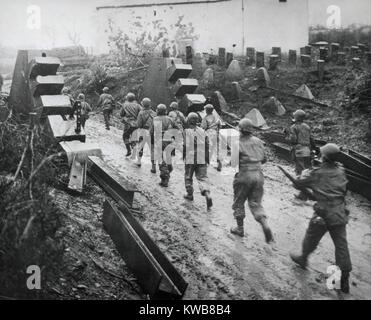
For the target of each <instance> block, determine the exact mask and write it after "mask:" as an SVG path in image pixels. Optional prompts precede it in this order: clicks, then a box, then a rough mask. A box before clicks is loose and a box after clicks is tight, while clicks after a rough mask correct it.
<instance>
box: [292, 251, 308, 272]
mask: <svg viewBox="0 0 371 320" xmlns="http://www.w3.org/2000/svg"><path fill="white" fill-rule="evenodd" d="M290 258H291V260H292V261H294V262H295V263H296V264H297V265H299V266H300V267H301V268H303V269H306V268H307V265H308V259H307V257H305V256H303V255H300V254H294V253H290Z"/></svg>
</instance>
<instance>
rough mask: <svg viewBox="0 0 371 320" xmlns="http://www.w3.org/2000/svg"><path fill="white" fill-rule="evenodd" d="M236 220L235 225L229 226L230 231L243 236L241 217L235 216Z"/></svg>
mask: <svg viewBox="0 0 371 320" xmlns="http://www.w3.org/2000/svg"><path fill="white" fill-rule="evenodd" d="M236 220H237V227H235V228H231V233H232V234H235V235H237V236H240V237H243V236H244V230H243V219H241V218H237V219H236Z"/></svg>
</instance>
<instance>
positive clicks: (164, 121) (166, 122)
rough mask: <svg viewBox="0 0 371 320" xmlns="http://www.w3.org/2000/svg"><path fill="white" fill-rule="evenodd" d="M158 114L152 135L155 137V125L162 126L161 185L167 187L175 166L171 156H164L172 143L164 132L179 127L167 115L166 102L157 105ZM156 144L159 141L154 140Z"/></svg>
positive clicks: (151, 129)
mask: <svg viewBox="0 0 371 320" xmlns="http://www.w3.org/2000/svg"><path fill="white" fill-rule="evenodd" d="M156 111H157V116H156V117H155V118H154V119H153V123H152V126H151V128H150V134H151V137H153V138H155V137H154V131H155V127H157V126H161V130H162V141H161V144H162V145H161V147H162V153H161V160H160V164H159V170H160V178H161V182H160V186H161V187H167V186H168V184H169V180H170V173H171V171H173V166H172V164H171V156H169V155H168V154H166V155H165V156H164V154H163V153H164V151H165V149H166V147H167V146H168V145H169V144H171V143H172V140H171V138H167V137H164V133H165V132H166V131H167V130H169V129H179V128H178V126H177V125H176V123H175V122H174V121H173V120H172V119H171V118H170V117H169V116H167V115H166V106H165V105H164V104H159V105H158V106H157V109H156ZM153 143H154V144H156V143H158V141H154V142H153Z"/></svg>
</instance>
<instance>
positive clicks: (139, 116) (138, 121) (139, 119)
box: [137, 112, 144, 128]
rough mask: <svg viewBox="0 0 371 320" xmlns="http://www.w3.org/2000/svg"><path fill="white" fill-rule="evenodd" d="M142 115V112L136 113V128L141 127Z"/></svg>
mask: <svg viewBox="0 0 371 320" xmlns="http://www.w3.org/2000/svg"><path fill="white" fill-rule="evenodd" d="M143 125H144V123H143V117H142V113H140V112H139V114H138V117H137V127H138V128H143Z"/></svg>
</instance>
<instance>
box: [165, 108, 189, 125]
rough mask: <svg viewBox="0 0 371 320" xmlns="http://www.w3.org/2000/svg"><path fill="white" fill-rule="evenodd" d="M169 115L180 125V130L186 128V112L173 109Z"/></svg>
mask: <svg viewBox="0 0 371 320" xmlns="http://www.w3.org/2000/svg"><path fill="white" fill-rule="evenodd" d="M169 117H170V118H171V119H173V121H174V122H175V123H176V125H177V126H178V128H179V129H180V130H183V129H184V126H185V123H186V119H185V117H184V114H183V113H182V112H181V111H179V110H172V111H170V112H169Z"/></svg>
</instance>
